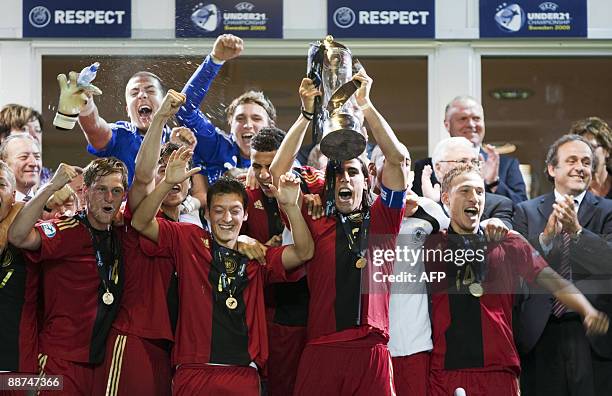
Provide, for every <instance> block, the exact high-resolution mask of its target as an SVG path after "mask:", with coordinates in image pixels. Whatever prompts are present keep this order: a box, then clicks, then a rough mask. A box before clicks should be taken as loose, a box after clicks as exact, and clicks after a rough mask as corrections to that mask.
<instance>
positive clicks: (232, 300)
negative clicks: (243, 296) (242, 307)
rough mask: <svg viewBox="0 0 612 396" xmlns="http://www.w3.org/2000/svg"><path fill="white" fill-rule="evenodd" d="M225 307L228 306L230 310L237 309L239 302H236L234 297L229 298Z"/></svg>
mask: <svg viewBox="0 0 612 396" xmlns="http://www.w3.org/2000/svg"><path fill="white" fill-rule="evenodd" d="M225 305H227V307H228V308H229V309H236V307H237V306H238V300H236V299H235V298H234V297H228V298H227V300H225Z"/></svg>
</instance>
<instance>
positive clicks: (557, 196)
mask: <svg viewBox="0 0 612 396" xmlns="http://www.w3.org/2000/svg"><path fill="white" fill-rule="evenodd" d="M554 192H555V201H559V200H561V199H563V195H562V194H561V193H560V192H559V191H557V189H555V191H554ZM585 195H586V190H584V191H583V192H581V193H580V194H578V195H576V196H575V197H574V201H577V202H578V203H577V204H576V212H578V209H579V208H580V204H581V203H582V200H583V199H584V196H585Z"/></svg>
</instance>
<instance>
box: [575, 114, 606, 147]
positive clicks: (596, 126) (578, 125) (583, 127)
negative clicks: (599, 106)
mask: <svg viewBox="0 0 612 396" xmlns="http://www.w3.org/2000/svg"><path fill="white" fill-rule="evenodd" d="M569 133H573V134H575V135H580V136H584V135H586V134H589V133H590V134H591V135H593V136H594V137H595V140H597V144H599V145H601V147H603V148H604V149H606V150H608V153H610V152H611V151H612V130H611V129H610V126H609V125H608V123H607V122H605V121H604V120H602V119H601V118H599V117H588V118H585V119H583V120H580V121H576V122H575V123H574V125H572V127H571V128H570V132H569Z"/></svg>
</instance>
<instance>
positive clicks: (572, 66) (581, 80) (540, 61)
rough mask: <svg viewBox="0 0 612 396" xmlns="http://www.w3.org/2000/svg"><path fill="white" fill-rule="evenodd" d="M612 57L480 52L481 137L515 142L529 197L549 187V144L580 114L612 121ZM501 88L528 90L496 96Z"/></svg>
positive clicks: (492, 141)
mask: <svg viewBox="0 0 612 396" xmlns="http://www.w3.org/2000/svg"><path fill="white" fill-rule="evenodd" d="M611 70H612V58H604V57H601V58H483V59H482V101H483V106H484V109H485V116H486V126H487V134H486V137H485V142H488V143H493V144H496V145H497V144H504V143H513V144H515V145H516V151H515V152H514V153H512V154H511V155H514V156H516V157H518V159H519V161H520V162H521V164H527V165H530V166H531V174H532V176H533V180H532V181H533V183H532V192H531V197H535V196H538V195H540V194H543V193H545V192H548V191H552V187H553V186H552V184H551V183H550V182H548V180H547V179H546V178H545V175H544V172H543V169H544V158H545V156H546V150H547V149H548V146H549V145H550V144H551V143H552V142H554V141H555V140H556V139H557V138H558V137H560V136H561V135H563V134H565V133H567V131H568V130H569V129H570V127H571V125H572V124H573V123H574V122H575V121H577V120H580V119H582V118H586V117H589V116H598V117H601V118H602V119H604V120H606V121H607V122H608V123H609V122H611V121H612V106H610V104H612V90H611V89H610V87H611V86H612V74H611V73H610V71H611ZM501 90H506V91H510V92H512V91H515V92H516V91H526V92H528V93H530V96H529V97H528V98H527V99H496V98H495V95H496V94H499V93H500V91H501Z"/></svg>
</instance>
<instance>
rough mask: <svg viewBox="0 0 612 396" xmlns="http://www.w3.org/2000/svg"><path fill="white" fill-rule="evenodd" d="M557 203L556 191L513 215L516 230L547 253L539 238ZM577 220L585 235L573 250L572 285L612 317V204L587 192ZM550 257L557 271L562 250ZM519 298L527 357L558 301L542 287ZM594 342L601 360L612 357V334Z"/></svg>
mask: <svg viewBox="0 0 612 396" xmlns="http://www.w3.org/2000/svg"><path fill="white" fill-rule="evenodd" d="M554 201H555V196H554V193H549V194H545V195H542V196H540V197H538V198H534V199H532V200H529V201H526V202H522V203H520V204H519V205H517V206H516V210H515V213H514V229H515V231H517V232H519V233H521V234H522V235H523V236H524V237H526V238H527V239H529V242H530V243H531V244H532V245H533V246H534V247H535V248H536V249H538V250H539V251H540V253H542V254H543V251H542V247H541V246H540V242H539V235H540V233H541V232H542V231H543V230H544V227H545V226H546V222H547V221H548V217H549V216H550V214H551V213H552V210H553V209H552V205H553V203H554ZM578 221H579V222H580V225H582V227H583V232H582V235H581V236H580V239H579V240H578V242H577V243H575V244H574V243H572V245H571V248H570V264H571V267H572V277H573V281H574V283H575V285H576V286H577V287H578V288H579V289H580V290H581V291H582V292H583V293H584V294H585V295H586V296H587V298H588V299H589V301H591V303H592V304H593V306H595V308H597V309H599V310H600V311H603V312H605V313H606V314H607V315H608V316H610V317H612V282H611V280H612V201H611V200H608V199H605V198H600V197H597V196H595V195H593V194H591V193H590V192H587V193H586V195H585V196H584V199H583V201H582V203H581V204H580V208H579V210H578ZM553 246H554V245H553ZM545 258H546V260H547V261H548V263H549V264H550V266H551V267H552V268H553V269H557V268H558V266H559V260H560V251H559V249H558V248H554V247H553V250H551V252H550V253H549V255H548V256H545ZM520 300H521V301H519V306H518V310H519V315H518V317H517V318H515V320H516V321H517V322H516V323H515V329H516V334H515V339H516V342H517V347H518V349H519V352H521V353H522V354H525V353H527V352H529V351H530V350H531V349H532V348H533V347H534V345H535V344H536V342H537V341H538V340H539V339H540V336H541V335H542V332H543V331H544V327H545V326H546V323H547V321H548V318H549V317H550V314H551V308H552V302H553V298H552V295H551V294H548V293H546V292H544V291H543V290H542V289H540V288H538V287H537V285H530V286H529V294H528V295H527V296H526V297H525V296H523V298H522V299H520ZM589 341H590V343H591V347H592V348H593V350H595V351H596V352H597V353H598V354H599V355H600V356H602V357H605V358H607V359H612V331H610V330H608V333H607V334H605V335H602V336H595V337H589Z"/></svg>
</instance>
